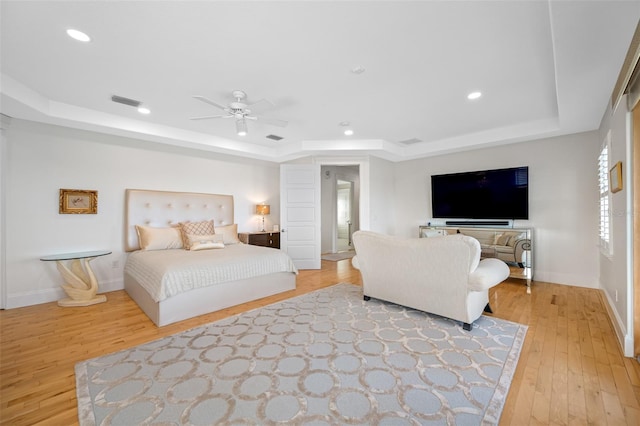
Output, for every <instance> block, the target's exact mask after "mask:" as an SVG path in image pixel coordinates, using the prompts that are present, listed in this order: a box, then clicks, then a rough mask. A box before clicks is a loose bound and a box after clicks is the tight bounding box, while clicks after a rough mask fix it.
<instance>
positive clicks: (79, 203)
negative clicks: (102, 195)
mask: <svg viewBox="0 0 640 426" xmlns="http://www.w3.org/2000/svg"><path fill="white" fill-rule="evenodd" d="M58 213H60V214H96V213H98V191H92V190H85V189H62V188H61V189H60V208H59V211H58Z"/></svg>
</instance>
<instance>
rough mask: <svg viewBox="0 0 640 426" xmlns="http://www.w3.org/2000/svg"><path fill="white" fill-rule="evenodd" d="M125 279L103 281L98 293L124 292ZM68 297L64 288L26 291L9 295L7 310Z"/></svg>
mask: <svg viewBox="0 0 640 426" xmlns="http://www.w3.org/2000/svg"><path fill="white" fill-rule="evenodd" d="M123 289H124V279H116V280H111V281H101V282H100V288H99V291H98V293H108V292H110V291H116V290H123ZM65 297H67V295H66V293H65V292H64V290H63V289H62V287H57V288H45V289H42V290H34V291H25V292H20V293H9V294H7V301H6V302H7V304H6V309H13V308H22V307H24V306H32V305H40V304H42V303H49V302H55V301H58V300H60V299H64V298H65Z"/></svg>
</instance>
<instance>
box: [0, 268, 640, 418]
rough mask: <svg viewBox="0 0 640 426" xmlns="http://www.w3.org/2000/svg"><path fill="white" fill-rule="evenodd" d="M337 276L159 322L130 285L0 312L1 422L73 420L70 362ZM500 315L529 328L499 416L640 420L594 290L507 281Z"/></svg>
mask: <svg viewBox="0 0 640 426" xmlns="http://www.w3.org/2000/svg"><path fill="white" fill-rule="evenodd" d="M339 282H351V283H354V284H361V279H360V274H359V272H358V271H357V270H354V269H353V268H352V267H351V263H350V261H349V260H343V261H339V262H329V261H323V262H322V269H321V270H318V271H301V272H300V275H299V276H298V285H297V289H296V290H293V291H289V292H286V293H282V294H279V295H275V296H271V297H268V298H264V299H261V300H258V301H254V302H250V303H246V304H243V305H239V306H236V307H233V308H229V309H225V310H222V311H219V312H216V313H212V314H208V315H203V316H201V317H198V318H194V319H190V320H186V321H182V322H180V323H177V324H171V325H168V326H165V327H162V328H158V327H156V326H155V325H154V324H153V323H152V322H151V321H150V320H149V319H148V318H147V317H146V316H145V315H144V314H143V313H142V311H140V309H139V308H138V306H137V305H136V304H135V303H134V302H133V301H132V300H131V299H130V298H129V297H128V296H127V294H126V293H125V292H124V291H116V292H111V293H107V297H108V301H107V303H103V304H99V305H94V306H88V307H82V308H80V307H79V308H60V307H58V306H57V305H56V303H47V304H43V305H38V306H31V307H25V308H19V309H11V310H7V311H0V424H3V425H5V424H6V425H9V424H10V425H35V424H42V425H73V424H77V422H78V420H77V401H76V396H75V395H76V394H75V376H74V365H75V364H76V363H77V362H79V361H83V360H86V359H89V358H94V357H97V356H100V355H104V354H107V353H111V352H115V351H118V350H120V349H125V348H129V347H132V346H136V345H139V344H141V343H145V342H149V341H152V340H155V339H158V338H160V337H163V336H167V335H171V334H174V333H177V332H180V331H183V330H187V329H190V328H193V327H196V326H198V325H202V324H206V323H209V322H212V321H215V320H218V319H221V318H224V317H227V316H229V315H234V314H236V313H239V312H243V311H245V310H249V309H254V308H257V307H260V306H264V305H267V304H270V303H274V302H277V301H280V300H283V299H286V298H289V297H293V296H297V295H300V294H304V293H307V292H309V291H313V290H317V289H320V288H323V287H327V286H330V285H333V284H336V283H339ZM490 296H491V306H492V308H493V311H494V315H495V316H497V317H500V318H503V319H508V320H511V321H516V322H519V323H522V324H527V325H528V326H529V330H528V332H527V336H526V339H525V342H524V346H523V348H522V354H521V356H520V361H519V363H518V367H517V369H516V372H515V376H514V379H513V383H512V385H511V388H510V391H509V395H508V397H507V400H506V404H505V407H504V411H503V413H502V418H501V420H500V424H501V425H517V426H520V425H586V424H593V425H625V424H627V425H638V424H640V365H639V364H638V363H637V362H636V361H635V360H634V359H630V358H624V357H623V356H622V353H621V350H620V348H619V345H618V343H617V341H616V339H615V335H614V332H613V328H612V326H611V323H610V321H609V318H608V316H607V313H606V310H605V308H604V305H603V300H602V297H601V293H600V291H598V290H592V289H584V288H579V287H569V286H563V285H556V284H548V283H541V282H534V284H533V286H532V294H531V295H527V294H526V286H525V285H524V284H523V281H520V280H510V281H506V282H504V283H502V284H500V285H498V286H497V287H495V288H494V289H492V291H491V293H490Z"/></svg>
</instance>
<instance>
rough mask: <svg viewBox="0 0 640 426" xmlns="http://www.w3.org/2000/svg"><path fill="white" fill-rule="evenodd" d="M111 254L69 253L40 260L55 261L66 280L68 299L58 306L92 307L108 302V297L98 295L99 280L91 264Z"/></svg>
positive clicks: (105, 252) (60, 302) (96, 252)
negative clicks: (99, 257) (100, 257)
mask: <svg viewBox="0 0 640 426" xmlns="http://www.w3.org/2000/svg"><path fill="white" fill-rule="evenodd" d="M107 254H111V252H110V251H95V252H82V253H69V254H63V255H55V256H47V257H43V258H41V259H40V260H44V261H51V260H55V262H56V265H57V267H58V271H60V274H61V275H62V278H63V279H64V284H62V288H63V290H64V291H65V293H67V296H69V297H67V298H64V299H62V300H59V301H58V306H63V307H70V306H90V305H95V304H97V303H103V302H106V301H107V296H105V295H104V294H97V292H98V280H97V279H96V276H95V274H94V272H93V270H92V269H91V265H90V264H89V262H91V261H92V260H93V259H95V258H96V257H98V256H105V255H107ZM66 262H68V264H67V263H66Z"/></svg>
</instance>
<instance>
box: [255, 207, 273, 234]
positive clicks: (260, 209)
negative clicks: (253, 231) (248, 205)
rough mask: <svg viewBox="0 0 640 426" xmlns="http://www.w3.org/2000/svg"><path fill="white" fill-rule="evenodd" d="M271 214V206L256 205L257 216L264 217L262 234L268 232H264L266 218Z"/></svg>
mask: <svg viewBox="0 0 640 426" xmlns="http://www.w3.org/2000/svg"><path fill="white" fill-rule="evenodd" d="M270 212H271V208H270V206H269V204H258V205H256V214H258V215H260V216H262V231H260V232H266V231H265V230H264V217H265V216H266V215H268V214H269V213H270Z"/></svg>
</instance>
